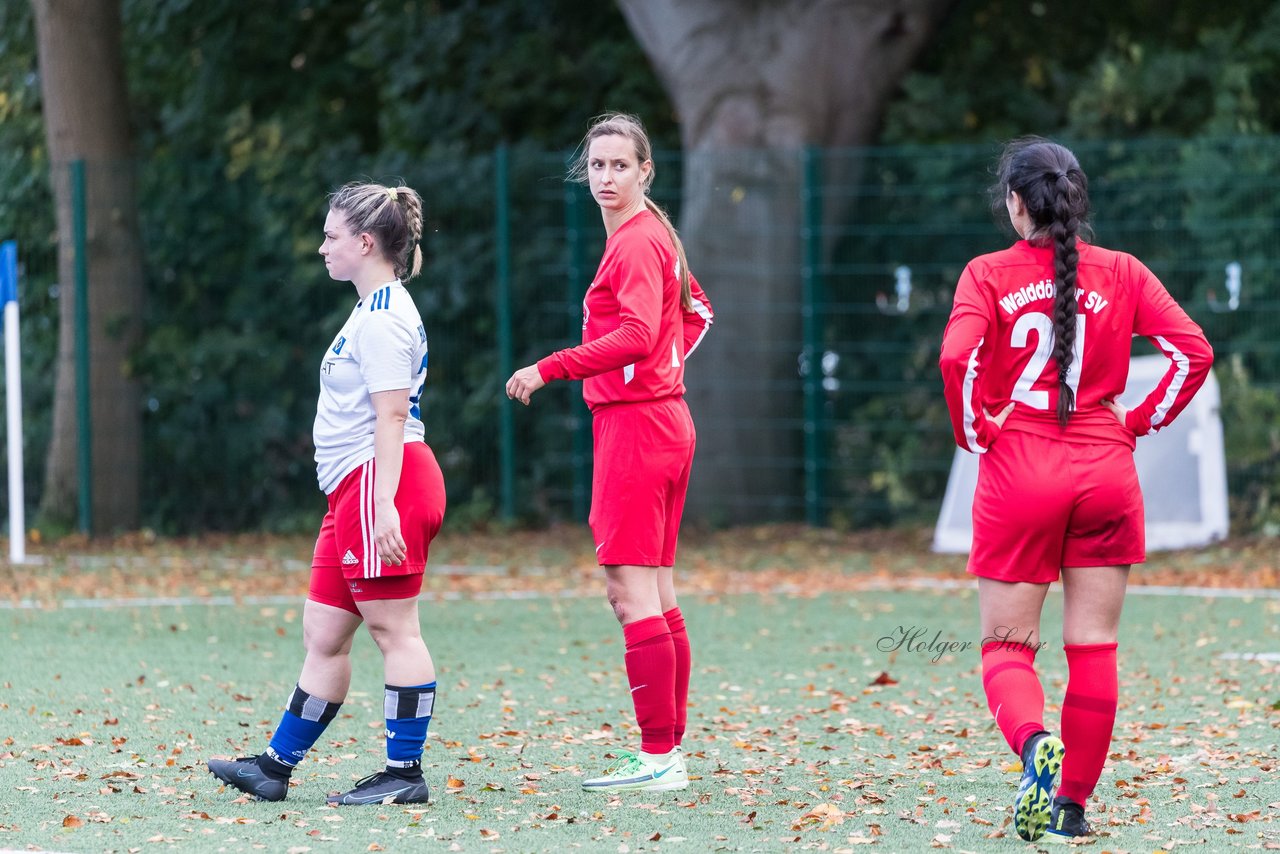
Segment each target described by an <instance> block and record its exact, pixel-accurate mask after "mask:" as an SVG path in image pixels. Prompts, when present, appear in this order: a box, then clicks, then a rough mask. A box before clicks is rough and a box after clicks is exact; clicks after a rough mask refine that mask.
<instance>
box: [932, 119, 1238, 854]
mask: <svg viewBox="0 0 1280 854" xmlns="http://www.w3.org/2000/svg"><path fill="white" fill-rule="evenodd" d="M998 174H999V182H998V184H997V185H996V187H995V188H993V190H994V192H993V199H992V201H993V204H994V207H995V208H996V210H997V212H998V215H999V216H1004V215H1006V214H1007V216H1008V219H1009V221H1010V223H1011V224H1012V225H1013V228H1014V230H1015V231H1016V232H1017V233H1018V236H1019V237H1020V238H1021V239H1020V240H1018V242H1016V243H1015V244H1014V245H1013V246H1011V247H1010V248H1008V249H1005V250H1003V251H1000V252H994V253H991V254H990V255H983V256H980V257H978V258H975V259H973V260H972V261H970V262H969V264H968V266H966V267H965V269H964V273H963V274H962V275H961V276H960V281H959V284H958V285H957V286H956V294H955V303H954V305H953V307H952V310H951V318H950V320H949V322H948V323H947V328H946V332H945V333H944V334H943V339H942V358H941V368H942V378H943V389H944V393H945V395H946V400H947V408H948V409H949V410H950V415H951V424H952V427H953V429H954V432H955V438H956V442H957V443H958V444H959V445H960V447H962V448H964V449H965V450H967V451H971V452H972V453H975V454H981V455H982V457H981V460H980V462H979V467H978V485H977V489H976V490H975V492H974V497H973V546H972V549H971V550H970V553H969V572H971V573H972V574H974V575H976V576H978V608H979V612H980V617H981V622H982V683H983V688H984V690H985V692H986V695H987V704H988V706H989V707H990V709H991V712H992V714H993V715H994V716H995V720H996V724H997V725H998V726H999V728H1000V731H1001V734H1002V735H1003V736H1004V738H1005V740H1006V741H1007V742H1008V744H1009V747H1010V748H1011V749H1012V750H1013V752H1014V753H1015V754H1018V755H1019V756H1020V757H1021V759H1022V766H1023V774H1022V780H1021V784H1020V786H1019V788H1018V792H1017V795H1016V797H1015V799H1014V803H1013V824H1014V829H1015V830H1016V831H1017V833H1018V835H1019V836H1020V837H1022V838H1023V839H1026V840H1030V841H1034V840H1037V839H1039V838H1040V837H1041V836H1047V837H1048V838H1049V840H1050V841H1055V842H1061V841H1070V840H1071V839H1072V838H1074V837H1078V836H1088V835H1089V833H1090V830H1089V825H1088V823H1087V822H1086V821H1085V819H1084V809H1085V806H1086V804H1087V802H1088V799H1089V797H1090V795H1091V794H1092V793H1093V790H1094V787H1095V786H1096V785H1097V782H1098V778H1099V776H1100V775H1101V773H1102V767H1103V764H1104V762H1105V761H1106V757H1107V752H1108V749H1109V747H1110V744H1111V733H1112V729H1113V727H1114V724H1115V716H1116V707H1117V701H1118V693H1119V687H1118V679H1117V665H1116V649H1117V639H1118V636H1119V626H1120V611H1121V607H1122V605H1123V602H1124V593H1125V586H1126V584H1127V581H1128V576H1129V567H1130V566H1131V565H1132V564H1135V563H1141V562H1142V561H1144V560H1145V559H1146V541H1145V523H1144V518H1143V506H1142V492H1141V488H1140V487H1139V484H1138V475H1137V470H1136V468H1135V466H1134V462H1133V449H1134V446H1135V440H1136V438H1137V437H1138V436H1146V435H1149V434H1151V433H1154V432H1156V431H1157V430H1159V429H1161V428H1162V427H1165V426H1167V425H1168V424H1170V423H1171V422H1172V421H1173V419H1174V418H1176V417H1177V416H1178V413H1180V412H1181V411H1182V410H1183V409H1184V408H1185V407H1186V405H1187V404H1188V403H1189V402H1190V401H1191V398H1192V397H1193V396H1194V395H1195V393H1196V391H1197V390H1198V389H1199V388H1200V386H1201V384H1203V383H1204V380H1205V377H1206V376H1207V375H1208V373H1209V367H1210V365H1211V364H1212V361H1213V351H1212V350H1211V349H1210V347H1209V342H1208V341H1207V340H1205V336H1204V333H1203V332H1201V331H1200V327H1198V326H1197V325H1196V324H1195V323H1194V322H1192V320H1191V319H1190V318H1189V317H1188V316H1187V314H1186V312H1185V311H1183V310H1182V308H1181V307H1180V306H1179V305H1178V304H1177V303H1176V302H1174V300H1173V298H1172V297H1170V296H1169V293H1168V291H1166V290H1165V288H1164V285H1162V284H1161V283H1160V281H1159V280H1158V279H1157V278H1156V277H1155V276H1154V275H1152V273H1151V271H1150V270H1148V269H1147V268H1146V267H1145V266H1143V264H1142V263H1141V262H1140V261H1138V259H1137V258H1134V257H1133V256H1132V255H1127V254H1125V253H1124V252H1116V251H1113V250H1110V249H1103V248H1102V247H1100V246H1094V245H1092V244H1090V243H1086V242H1085V238H1086V237H1088V236H1090V234H1089V224H1088V216H1089V194H1088V179H1087V178H1086V177H1085V174H1084V171H1083V170H1082V169H1081V168H1080V164H1079V163H1078V162H1077V161H1076V158H1075V155H1074V154H1072V153H1071V152H1070V151H1069V150H1067V149H1066V148H1064V147H1062V146H1061V145H1058V144H1056V143H1053V142H1049V141H1048V140H1044V139H1040V138H1037V137H1029V138H1025V139H1020V140H1016V141H1014V142H1012V143H1010V144H1009V145H1008V146H1007V147H1006V149H1005V151H1004V155H1003V156H1002V158H1001V160H1000V166H999V173H998ZM1134 336H1142V337H1144V338H1146V339H1147V340H1148V341H1149V342H1151V344H1153V345H1154V346H1155V348H1156V349H1157V350H1158V351H1159V352H1160V353H1162V354H1163V355H1164V356H1165V358H1167V359H1168V360H1169V364H1168V367H1167V368H1166V370H1165V372H1164V375H1163V376H1162V377H1161V378H1160V381H1159V382H1158V383H1157V384H1156V386H1155V388H1153V389H1150V390H1149V391H1148V392H1147V394H1146V396H1145V397H1144V398H1143V399H1142V402H1141V403H1139V404H1138V405H1137V406H1135V407H1134V408H1133V409H1126V408H1125V407H1124V406H1122V405H1121V404H1119V403H1118V402H1117V400H1116V399H1117V398H1118V397H1119V396H1120V395H1121V394H1122V393H1123V392H1124V391H1125V384H1126V382H1127V381H1128V374H1129V358H1130V346H1131V342H1132V339H1133V337H1134ZM1059 574H1061V579H1062V588H1063V594H1064V602H1063V625H1062V640H1063V644H1064V646H1063V648H1064V650H1065V652H1066V658H1067V670H1068V682H1067V690H1066V695H1065V697H1064V698H1063V700H1062V720H1061V736H1060V737H1059V736H1057V735H1053V734H1051V733H1050V732H1049V731H1048V729H1047V728H1046V727H1045V725H1044V702H1045V700H1044V689H1043V686H1042V685H1041V683H1040V680H1039V677H1038V676H1037V675H1036V672H1035V667H1034V661H1035V656H1036V652H1037V650H1039V649H1040V648H1041V647H1042V646H1043V644H1041V643H1040V613H1041V610H1042V608H1043V605H1044V600H1045V594H1046V593H1047V592H1048V589H1049V584H1050V583H1051V582H1054V581H1057V580H1058V578H1059ZM1059 771H1061V773H1062V781H1061V784H1060V785H1058V786H1057V787H1056V789H1055V786H1054V784H1055V781H1056V778H1057V775H1058V772H1059Z"/></svg>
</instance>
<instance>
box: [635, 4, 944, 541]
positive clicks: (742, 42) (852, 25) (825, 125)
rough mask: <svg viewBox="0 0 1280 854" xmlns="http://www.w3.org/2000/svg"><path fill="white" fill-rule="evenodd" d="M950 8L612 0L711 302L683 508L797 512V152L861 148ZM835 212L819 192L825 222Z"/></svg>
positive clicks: (727, 515)
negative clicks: (661, 138) (630, 43)
mask: <svg viewBox="0 0 1280 854" xmlns="http://www.w3.org/2000/svg"><path fill="white" fill-rule="evenodd" d="M951 2H952V0H893V1H892V2H890V0H886V2H852V0H777V2H758V0H618V4H619V6H620V7H621V9H622V12H623V14H624V15H625V16H626V18H627V22H628V24H629V25H630V27H631V30H632V31H633V32H634V33H635V35H636V38H637V39H638V40H639V41H640V44H641V46H642V47H643V48H644V50H645V53H646V54H647V55H648V56H649V58H650V60H651V61H652V62H653V64H654V67H655V69H656V70H657V73H658V76H659V78H661V80H662V81H663V85H664V86H665V87H666V89H667V92H668V93H669V95H670V97H671V101H672V104H673V105H674V106H675V109H676V113H677V115H678V117H679V120H680V127H681V137H682V144H683V147H684V154H685V169H684V174H685V178H684V207H683V210H682V213H681V219H680V231H681V236H682V238H683V239H684V242H685V248H686V250H687V252H688V256H689V267H690V269H692V270H693V271H694V273H695V274H696V275H697V276H698V278H699V280H700V281H701V282H702V283H703V284H704V286H705V287H706V289H707V296H708V297H710V299H711V302H712V305H713V306H714V307H715V310H716V326H715V328H713V329H712V331H711V333H710V334H709V335H707V337H706V339H705V340H704V342H703V344H702V346H701V347H700V348H699V350H698V352H697V353H696V354H695V355H694V356H693V358H692V359H691V365H690V367H689V370H688V372H687V375H686V379H687V384H688V387H689V394H688V397H689V405H690V408H691V409H692V410H693V413H694V418H695V420H696V422H697V424H698V458H697V462H696V463H695V466H694V467H695V473H694V477H693V482H692V484H691V488H690V494H689V513H690V516H692V517H698V518H702V519H704V520H709V521H712V522H717V523H723V522H733V523H743V522H753V521H762V520H774V519H779V518H797V517H799V516H800V515H801V512H802V509H803V507H804V480H805V478H804V469H803V461H802V452H801V449H802V446H803V439H804V422H803V416H802V387H801V380H800V377H799V372H798V357H799V356H800V351H801V348H802V346H803V342H802V339H801V320H802V314H801V312H802V309H803V305H802V300H801V284H802V280H801V242H800V238H801V214H802V208H801V192H802V189H803V188H802V186H801V180H802V171H801V168H800V164H801V156H802V151H803V149H804V148H805V147H806V146H811V145H812V146H823V147H840V146H856V145H866V144H868V143H870V142H872V141H873V140H874V139H875V135H876V132H877V130H878V127H879V122H880V118H881V115H882V113H883V109H884V106H885V104H886V102H887V100H888V97H889V95H890V94H891V93H892V92H893V90H894V88H895V87H896V86H897V85H898V82H899V80H900V79H901V77H902V75H903V74H905V73H906V71H907V70H908V69H909V68H910V66H911V63H912V62H913V61H914V59H915V57H916V55H917V54H918V53H919V51H920V50H921V48H923V46H924V45H925V43H926V42H927V40H928V38H929V36H930V35H931V34H932V33H933V30H934V28H935V26H936V24H937V22H938V21H939V20H940V18H941V17H942V14H943V13H944V12H945V11H946V9H947V8H948V7H949V6H950V5H951ZM853 162H854V161H853V159H852V158H842V159H839V160H837V161H835V162H834V163H832V164H829V166H828V168H827V169H825V171H824V175H823V183H824V184H825V185H826V186H836V187H844V186H847V185H848V184H850V183H852V182H853V181H854V180H856V178H857V176H856V175H855V174H852V166H850V165H848V164H852V163H853ZM839 208H840V199H839V198H838V197H832V196H828V197H827V202H826V204H825V212H824V217H825V218H824V222H827V223H830V222H832V217H834V216H838V214H839Z"/></svg>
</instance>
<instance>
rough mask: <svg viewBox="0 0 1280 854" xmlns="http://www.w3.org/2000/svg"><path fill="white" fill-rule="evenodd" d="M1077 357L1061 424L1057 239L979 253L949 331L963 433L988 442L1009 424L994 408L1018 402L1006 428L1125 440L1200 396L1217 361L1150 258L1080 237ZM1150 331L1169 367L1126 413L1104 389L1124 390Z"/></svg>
mask: <svg viewBox="0 0 1280 854" xmlns="http://www.w3.org/2000/svg"><path fill="white" fill-rule="evenodd" d="M1078 246H1079V252H1080V261H1079V266H1078V268H1077V277H1076V299H1077V314H1076V341H1075V358H1074V359H1073V361H1072V363H1071V369H1070V372H1069V374H1068V377H1067V382H1068V383H1069V384H1070V385H1071V386H1072V387H1073V388H1074V390H1075V396H1076V408H1075V411H1073V412H1072V414H1071V418H1070V420H1069V421H1068V422H1067V426H1066V427H1065V428H1062V427H1060V426H1059V425H1058V419H1057V406H1058V367H1057V362H1056V361H1055V360H1054V359H1053V337H1054V336H1053V301H1054V282H1053V249H1052V248H1051V247H1047V246H1032V245H1031V244H1029V243H1027V242H1026V241H1025V240H1020V241H1018V242H1017V243H1015V244H1014V245H1013V246H1012V247H1010V248H1009V249H1005V250H1003V251H1000V252H993V253H991V254H990V255H982V256H979V257H978V258H975V259H973V260H972V261H970V262H969V264H968V266H966V267H965V270H964V273H963V274H961V276H960V282H959V284H958V285H957V286H956V295H955V303H954V305H953V307H952V309H951V318H950V320H949V321H948V322H947V328H946V332H945V333H943V336H942V358H941V360H940V365H941V368H942V381H943V390H944V393H945V395H946V400H947V408H948V409H949V410H950V413H951V425H952V428H953V430H954V431H955V438H956V443H957V444H959V445H960V447H962V448H964V449H965V450H968V451H972V452H974V453H978V454H981V453H983V452H985V451H986V450H987V448H988V447H989V445H990V443H991V440H992V439H993V438H994V437H995V434H996V433H998V432H999V428H997V427H996V425H995V424H994V423H992V422H991V421H990V420H989V419H988V418H987V417H986V414H985V413H984V410H985V411H986V412H990V413H992V414H995V413H997V412H999V411H1000V410H1002V409H1003V408H1004V407H1005V406H1006V405H1007V404H1008V403H1009V401H1011V400H1012V401H1014V402H1016V404H1017V405H1016V406H1014V408H1013V412H1011V413H1010V414H1009V418H1008V420H1006V421H1005V423H1004V427H1003V429H1004V430H1021V431H1024V432H1028V433H1036V434H1039V435H1043V436H1050V437H1054V438H1059V439H1063V440H1065V441H1076V442H1120V443H1124V444H1127V445H1128V446H1129V447H1130V448H1132V447H1134V437H1135V436H1137V435H1143V434H1147V433H1154V432H1155V431H1156V430H1159V429H1160V428H1161V427H1164V426H1165V425H1167V424H1169V423H1170V422H1172V421H1173V419H1174V418H1176V417H1177V415H1178V413H1180V412H1181V411H1182V410H1183V409H1184V408H1185V407H1186V405H1187V404H1188V403H1189V402H1190V401H1191V398H1192V397H1193V396H1195V393H1196V392H1197V391H1198V390H1199V389H1200V386H1201V385H1202V384H1203V383H1204V380H1205V377H1206V376H1208V373H1209V367H1210V366H1211V365H1212V364H1213V350H1212V348H1210V346H1209V342H1208V341H1207V340H1206V339H1205V336H1204V332H1202V331H1201V329H1200V327H1199V326H1197V325H1196V324H1195V322H1193V321H1192V320H1191V318H1189V317H1188V316H1187V313H1186V312H1185V311H1183V310H1182V307H1181V306H1179V305H1178V304H1177V303H1176V302H1175V301H1174V299H1173V297H1171V296H1169V292H1168V291H1166V290H1165V287H1164V285H1162V284H1161V283H1160V280H1159V279H1157V278H1156V277H1155V276H1154V275H1153V274H1152V273H1151V271H1150V270H1148V269H1147V268H1146V267H1145V266H1143V264H1142V263H1141V262H1140V261H1138V259H1136V258H1134V257H1133V256H1132V255H1128V254H1125V253H1123V252H1115V251H1112V250H1109V249H1102V248H1100V247H1097V246H1090V245H1088V244H1086V243H1084V242H1080V243H1079V244H1078ZM1134 335H1142V336H1144V337H1146V338H1147V339H1148V340H1149V341H1150V342H1151V343H1152V344H1154V345H1155V347H1156V348H1157V349H1158V350H1159V351H1160V352H1161V353H1163V354H1164V355H1165V356H1166V357H1167V358H1168V359H1169V368H1168V370H1166V371H1165V373H1164V376H1163V377H1161V379H1160V382H1159V383H1157V384H1156V387H1155V388H1154V389H1152V390H1151V392H1150V393H1149V394H1148V395H1147V396H1146V398H1145V399H1144V400H1143V401H1142V403H1141V404H1139V405H1138V406H1135V407H1134V408H1133V409H1131V410H1129V413H1128V416H1127V418H1126V420H1125V424H1123V425H1122V424H1120V422H1119V421H1118V420H1117V419H1116V417H1115V415H1113V414H1112V413H1111V411H1110V410H1108V409H1106V408H1105V407H1104V406H1102V404H1101V401H1103V400H1107V399H1114V398H1116V397H1118V396H1119V395H1120V394H1121V392H1123V391H1124V388H1125V383H1126V381H1127V380H1128V375H1129V355H1130V341H1131V339H1132V337H1133V336H1134Z"/></svg>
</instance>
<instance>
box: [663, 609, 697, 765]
mask: <svg viewBox="0 0 1280 854" xmlns="http://www.w3.org/2000/svg"><path fill="white" fill-rule="evenodd" d="M662 616H663V617H665V618H666V620H667V626H668V628H670V629H671V644H672V646H674V647H675V650H676V691H675V699H676V729H675V742H676V744H679V743H680V742H681V740H683V739H684V728H685V723H686V722H687V721H688V719H689V671H690V668H691V666H692V662H693V656H692V653H691V652H690V651H689V633H688V632H687V631H685V627H684V614H681V613H680V609H679V608H678V607H676V608H672V609H671V610H670V611H665V612H663V614H662Z"/></svg>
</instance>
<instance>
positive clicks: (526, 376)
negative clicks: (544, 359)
mask: <svg viewBox="0 0 1280 854" xmlns="http://www.w3.org/2000/svg"><path fill="white" fill-rule="evenodd" d="M546 384H547V383H546V381H545V380H543V379H542V373H541V372H540V371H539V370H538V366H537V365H529V366H528V367H524V368H521V369H520V370H518V371H516V372H515V373H514V374H512V375H511V379H509V380H507V397H509V398H511V399H512V400H518V401H520V402H521V403H523V404H524V405H525V406H528V405H529V398H531V397H533V393H534V392H535V391H537V390H538V389H540V388H542V387H543V386H544V385H546Z"/></svg>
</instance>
